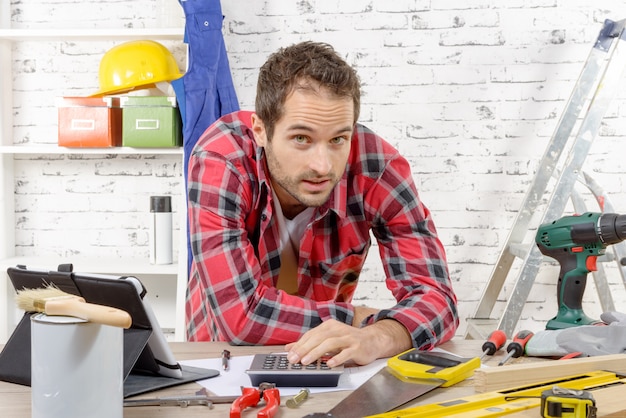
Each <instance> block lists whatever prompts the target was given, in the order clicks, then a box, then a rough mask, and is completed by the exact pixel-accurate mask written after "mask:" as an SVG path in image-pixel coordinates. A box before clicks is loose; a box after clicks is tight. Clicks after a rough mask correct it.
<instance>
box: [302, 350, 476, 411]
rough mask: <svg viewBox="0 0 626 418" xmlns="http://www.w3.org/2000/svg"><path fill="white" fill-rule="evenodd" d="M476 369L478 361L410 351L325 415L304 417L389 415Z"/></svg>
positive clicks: (393, 360)
mask: <svg viewBox="0 0 626 418" xmlns="http://www.w3.org/2000/svg"><path fill="white" fill-rule="evenodd" d="M478 367H480V359H479V358H478V357H474V358H461V357H457V356H454V355H451V354H447V353H440V352H426V351H420V350H417V349H410V350H407V351H405V352H403V353H400V354H398V355H397V356H394V357H391V358H390V359H389V360H387V365H386V367H384V368H383V369H381V370H380V371H378V372H377V373H376V374H375V375H373V376H372V377H371V378H370V379H369V380H367V381H366V382H365V383H363V384H362V385H361V386H359V387H358V388H356V389H355V390H354V392H352V393H351V394H349V395H348V396H347V397H346V398H345V399H344V400H342V401H341V402H339V404H337V405H336V406H335V407H334V408H332V409H331V410H330V411H329V412H327V413H326V414H311V415H308V416H307V417H319V416H324V417H327V418H330V417H333V418H352V417H364V416H367V415H373V414H379V413H383V412H386V411H390V410H392V409H394V408H397V407H399V406H402V405H404V404H406V403H407V402H410V401H412V400H414V399H415V398H417V397H419V396H421V395H423V394H425V393H428V392H430V391H431V390H433V389H436V388H438V387H440V386H441V387H448V386H451V385H454V384H455V383H458V382H460V381H462V380H464V379H466V378H467V377H469V376H471V375H472V374H473V373H474V370H475V369H476V368H478Z"/></svg>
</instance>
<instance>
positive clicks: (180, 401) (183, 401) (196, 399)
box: [124, 396, 213, 408]
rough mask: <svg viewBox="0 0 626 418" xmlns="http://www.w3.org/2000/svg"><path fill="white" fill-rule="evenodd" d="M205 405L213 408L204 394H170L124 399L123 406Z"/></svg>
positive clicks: (185, 406) (183, 406) (184, 406)
mask: <svg viewBox="0 0 626 418" xmlns="http://www.w3.org/2000/svg"><path fill="white" fill-rule="evenodd" d="M192 405H205V406H208V407H209V408H213V402H211V401H210V400H208V399H207V397H206V396H172V397H167V398H146V399H125V400H124V407H135V406H180V407H181V408H187V407H188V406H192Z"/></svg>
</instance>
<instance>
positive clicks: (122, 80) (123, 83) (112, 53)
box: [92, 40, 182, 97]
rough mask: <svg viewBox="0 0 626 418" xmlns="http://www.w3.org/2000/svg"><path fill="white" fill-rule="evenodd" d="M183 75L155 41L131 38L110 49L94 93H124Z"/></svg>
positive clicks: (103, 62) (170, 56)
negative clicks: (98, 86) (132, 39)
mask: <svg viewBox="0 0 626 418" xmlns="http://www.w3.org/2000/svg"><path fill="white" fill-rule="evenodd" d="M180 77H182V74H181V73H180V70H179V69H178V64H177V63H176V59H175V58H174V56H173V55H172V53H171V52H170V51H169V50H168V49H167V48H166V47H164V46H163V45H161V44H160V43H158V42H155V41H148V40H140V41H128V42H124V43H123V44H120V45H117V46H114V47H113V48H111V49H109V50H108V51H107V52H106V53H105V54H104V56H103V57H102V60H100V69H99V71H98V81H99V83H100V90H98V91H97V92H96V93H94V94H92V96H95V97H97V96H104V95H108V94H117V93H124V92H127V91H130V90H134V89H136V88H140V87H149V86H151V85H153V84H155V83H158V82H161V81H172V80H175V79H177V78H180Z"/></svg>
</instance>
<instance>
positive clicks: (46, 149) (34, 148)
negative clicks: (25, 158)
mask: <svg viewBox="0 0 626 418" xmlns="http://www.w3.org/2000/svg"><path fill="white" fill-rule="evenodd" d="M0 154H133V155H137V154H144V155H157V154H168V155H182V154H183V148H182V147H172V148H134V147H110V148H67V147H58V146H55V145H5V146H0Z"/></svg>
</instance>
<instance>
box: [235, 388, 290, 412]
mask: <svg viewBox="0 0 626 418" xmlns="http://www.w3.org/2000/svg"><path fill="white" fill-rule="evenodd" d="M261 399H263V400H264V401H265V407H264V408H263V409H261V410H260V411H259V412H258V413H257V418H271V417H273V416H275V415H276V412H278V407H279V406H280V393H279V391H278V388H277V387H276V385H274V384H273V383H266V382H263V383H261V384H260V385H259V387H258V389H257V388H244V387H242V388H241V396H239V397H238V398H237V399H236V400H235V401H234V402H233V404H232V405H231V407H230V418H241V412H242V411H243V410H244V409H246V408H248V407H250V406H257V405H258V403H259V402H260V401H261Z"/></svg>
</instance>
